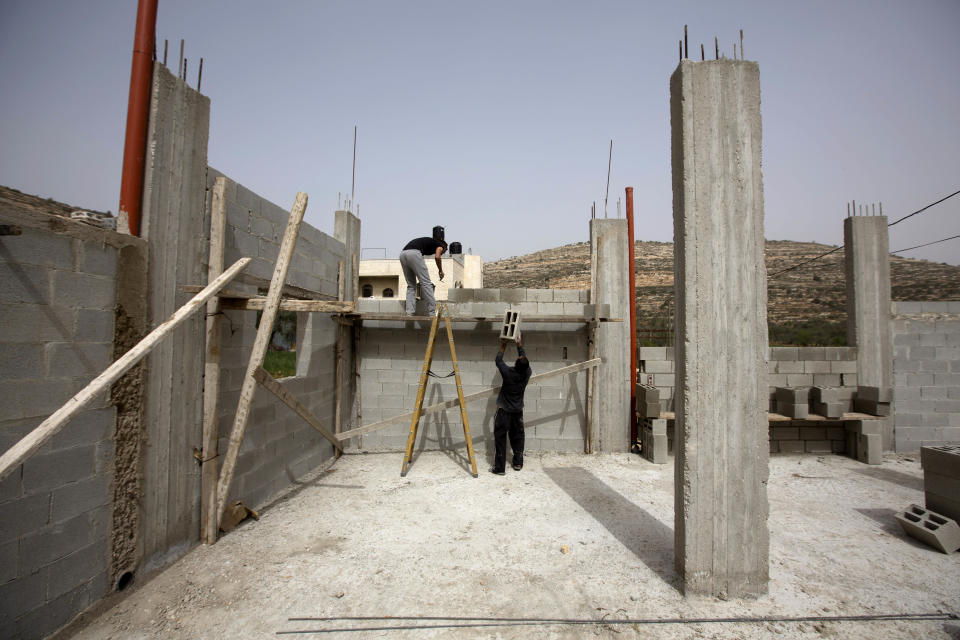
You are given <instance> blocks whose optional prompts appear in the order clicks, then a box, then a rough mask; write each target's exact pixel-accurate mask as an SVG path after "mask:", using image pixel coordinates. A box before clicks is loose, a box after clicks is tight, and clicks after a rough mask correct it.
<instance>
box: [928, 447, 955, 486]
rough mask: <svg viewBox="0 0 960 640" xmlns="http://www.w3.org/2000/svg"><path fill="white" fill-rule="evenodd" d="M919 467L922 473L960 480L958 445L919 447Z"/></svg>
mask: <svg viewBox="0 0 960 640" xmlns="http://www.w3.org/2000/svg"><path fill="white" fill-rule="evenodd" d="M920 467H921V468H922V469H923V471H924V473H927V472H930V473H936V474H940V475H944V476H947V477H950V478H960V445H952V444H945V445H936V446H929V447H921V449H920Z"/></svg>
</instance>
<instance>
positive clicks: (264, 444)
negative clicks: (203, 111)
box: [207, 169, 352, 509]
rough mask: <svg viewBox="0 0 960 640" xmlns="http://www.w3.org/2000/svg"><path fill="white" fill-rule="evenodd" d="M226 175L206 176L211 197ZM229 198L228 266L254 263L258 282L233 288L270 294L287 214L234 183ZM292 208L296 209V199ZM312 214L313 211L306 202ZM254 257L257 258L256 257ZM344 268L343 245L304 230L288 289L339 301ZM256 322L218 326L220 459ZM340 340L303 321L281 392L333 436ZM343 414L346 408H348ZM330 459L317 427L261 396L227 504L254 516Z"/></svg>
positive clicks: (316, 321)
mask: <svg viewBox="0 0 960 640" xmlns="http://www.w3.org/2000/svg"><path fill="white" fill-rule="evenodd" d="M221 175H222V174H221V173H220V172H218V171H216V170H213V169H210V170H209V172H208V181H207V182H208V190H212V189H213V183H214V181H215V179H216V178H217V177H218V176H221ZM225 195H226V203H227V230H226V247H225V253H224V264H226V265H229V264H232V263H233V262H234V261H236V260H238V259H240V258H241V257H244V256H248V257H253V258H254V260H253V263H252V265H251V266H252V267H254V271H253V276H254V277H255V278H256V280H254V279H252V278H247V279H246V280H240V281H235V283H234V284H231V285H230V286H229V288H230V289H238V290H246V291H248V292H250V293H256V292H257V290H258V289H262V288H264V287H266V284H264V283H262V282H259V281H258V280H259V279H261V278H263V279H267V280H269V279H270V278H271V277H272V275H273V265H274V264H275V263H276V259H277V254H278V253H279V250H280V242H281V240H282V239H283V233H284V229H285V228H286V224H287V219H288V218H289V216H290V211H289V209H284V208H282V207H280V206H278V205H276V204H274V203H272V202H270V201H268V200H266V199H265V198H263V197H261V196H259V195H257V194H256V193H254V192H253V191H251V190H250V189H248V188H247V187H244V186H243V185H241V184H237V183H236V182H234V181H233V180H230V179H229V178H228V179H227V188H226V193H225ZM290 204H291V206H292V204H293V200H292V199H291V203H290ZM208 208H209V197H208ZM307 210H308V211H309V210H310V205H309V202H308V204H307ZM208 215H209V209H208ZM331 215H332V214H331ZM254 251H256V253H253V255H252V256H251V253H252V252H254ZM340 261H345V262H346V261H351V259H350V257H349V256H346V251H345V247H344V244H343V243H342V242H340V241H338V240H336V239H335V238H333V237H332V236H329V235H327V234H325V233H323V232H322V231H320V230H318V229H317V228H315V227H313V226H311V225H309V224H307V223H303V224H302V225H301V227H300V235H299V236H298V238H297V244H296V247H295V249H294V258H293V262H292V263H291V266H290V271H289V273H288V276H287V284H289V285H293V286H295V287H298V288H300V289H304V290H307V291H311V292H315V293H321V294H325V295H333V296H336V295H337V289H338V286H337V272H338V268H339V263H340ZM351 262H352V261H351ZM248 269H249V267H248ZM257 315H258V314H257V312H255V311H227V312H226V317H225V321H224V322H223V323H221V331H222V334H221V335H222V350H221V372H220V400H219V406H218V414H219V430H220V438H219V442H218V451H219V452H220V453H221V454H222V453H224V452H225V451H226V450H227V445H228V443H229V438H230V430H231V428H232V426H233V420H234V416H235V415H236V410H237V402H238V401H239V398H240V388H241V386H242V384H243V377H244V375H245V374H246V368H247V363H248V361H249V359H250V352H251V351H252V348H253V343H254V340H255V339H256V335H257V326H256V321H257ZM336 337H337V328H336V324H335V323H334V321H333V320H331V318H330V314H320V313H298V314H297V375H295V376H292V377H289V378H283V379H281V380H280V384H282V385H283V386H285V387H286V388H287V389H288V390H289V391H290V392H291V393H292V394H293V395H294V396H296V398H297V399H298V400H299V401H300V402H301V403H303V404H304V405H305V406H306V407H307V408H308V409H309V410H310V411H311V412H312V413H313V414H314V415H316V416H317V418H319V419H320V421H321V422H322V423H323V424H324V425H326V426H327V427H328V428H329V429H330V431H333V425H334V406H335V404H334V403H335V392H334V389H335V386H336V385H335V353H334V350H335V346H336ZM347 370H349V369H347ZM346 406H348V407H349V406H350V403H347V404H346ZM332 455H333V448H332V446H331V445H330V444H329V443H328V442H327V440H325V439H324V438H323V437H322V436H321V435H320V434H319V433H318V432H317V431H316V430H314V429H313V427H311V426H310V425H309V424H307V423H306V422H305V421H304V420H303V419H302V418H300V417H299V416H297V415H296V414H295V413H294V412H293V411H292V410H291V409H289V408H288V407H287V406H286V405H285V404H283V403H282V402H280V401H279V400H278V399H277V398H276V397H275V396H274V395H273V394H271V393H270V392H269V391H266V390H264V389H262V388H258V389H257V392H256V395H255V396H254V401H253V404H252V405H251V408H250V420H249V422H248V423H247V430H246V435H245V437H244V441H243V445H242V447H241V449H240V455H239V457H238V459H237V467H236V471H235V475H234V480H233V484H232V486H231V489H230V497H229V498H228V500H229V501H233V500H241V501H243V503H244V504H246V505H247V506H248V507H250V508H251V509H258V508H260V507H262V506H263V505H264V504H266V503H267V502H268V501H269V500H270V499H271V498H272V497H273V496H274V495H276V493H277V492H279V491H281V490H283V489H284V488H286V487H288V486H289V485H290V481H291V478H293V479H297V478H300V477H302V476H303V475H304V474H305V473H307V472H309V471H311V470H313V469H315V468H316V467H317V466H319V465H321V464H323V462H324V461H326V460H327V459H329V458H330V457H332Z"/></svg>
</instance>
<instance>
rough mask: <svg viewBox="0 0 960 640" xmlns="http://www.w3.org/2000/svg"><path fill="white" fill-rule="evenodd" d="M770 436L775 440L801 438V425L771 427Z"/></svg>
mask: <svg viewBox="0 0 960 640" xmlns="http://www.w3.org/2000/svg"><path fill="white" fill-rule="evenodd" d="M770 438H771V439H773V440H799V439H800V428H799V427H777V426H773V427H770Z"/></svg>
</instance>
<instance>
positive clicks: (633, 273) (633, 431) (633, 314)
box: [627, 187, 637, 450]
mask: <svg viewBox="0 0 960 640" xmlns="http://www.w3.org/2000/svg"><path fill="white" fill-rule="evenodd" d="M627 240H628V241H629V243H630V246H629V248H628V250H627V256H628V257H627V261H628V264H629V265H630V294H629V295H628V296H627V300H629V301H630V418H629V420H630V448H631V450H632V449H633V447H634V446H636V443H637V269H636V263H635V262H634V246H633V243H634V239H633V187H627Z"/></svg>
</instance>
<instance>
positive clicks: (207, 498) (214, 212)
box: [200, 176, 227, 544]
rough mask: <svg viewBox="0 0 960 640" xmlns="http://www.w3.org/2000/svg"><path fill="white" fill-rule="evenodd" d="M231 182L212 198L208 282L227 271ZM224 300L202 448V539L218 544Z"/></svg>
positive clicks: (206, 367) (213, 318)
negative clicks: (225, 260)
mask: <svg viewBox="0 0 960 640" xmlns="http://www.w3.org/2000/svg"><path fill="white" fill-rule="evenodd" d="M226 189H227V179H226V178H224V177H223V176H219V177H218V178H217V179H216V181H215V182H214V183H213V194H212V196H211V198H210V259H209V264H208V266H207V281H208V282H212V281H214V280H216V279H217V276H219V275H220V273H221V272H222V271H223V247H224V242H223V240H224V234H225V230H226V220H227V198H226ZM220 314H221V312H220V298H219V297H217V296H214V297H213V298H211V299H210V300H209V301H207V346H206V358H205V359H204V364H203V440H202V444H201V445H200V454H201V459H200V465H201V466H200V539H201V540H203V541H204V542H206V543H207V544H213V543H215V542H216V541H217V508H216V507H217V436H218V435H219V434H218V429H217V417H218V416H217V409H218V406H219V405H218V400H219V396H220V319H221V315H220Z"/></svg>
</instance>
